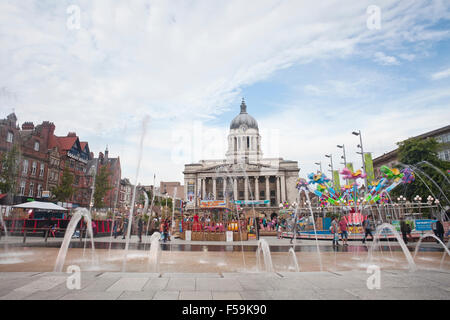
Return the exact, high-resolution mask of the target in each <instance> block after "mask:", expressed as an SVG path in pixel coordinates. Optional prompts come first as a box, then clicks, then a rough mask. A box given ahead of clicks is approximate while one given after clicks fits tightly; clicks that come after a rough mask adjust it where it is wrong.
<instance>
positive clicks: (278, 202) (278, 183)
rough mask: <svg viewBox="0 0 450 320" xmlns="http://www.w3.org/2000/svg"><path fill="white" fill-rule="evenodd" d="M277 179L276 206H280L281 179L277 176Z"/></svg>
mask: <svg viewBox="0 0 450 320" xmlns="http://www.w3.org/2000/svg"><path fill="white" fill-rule="evenodd" d="M275 179H276V180H277V191H276V195H277V198H276V199H277V200H276V201H277V203H276V205H277V206H278V205H279V204H280V199H281V198H280V177H278V176H276V177H275Z"/></svg>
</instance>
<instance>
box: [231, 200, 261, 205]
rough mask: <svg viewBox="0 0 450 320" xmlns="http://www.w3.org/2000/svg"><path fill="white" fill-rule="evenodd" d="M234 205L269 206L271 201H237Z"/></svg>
mask: <svg viewBox="0 0 450 320" xmlns="http://www.w3.org/2000/svg"><path fill="white" fill-rule="evenodd" d="M233 203H234V204H242V205H256V204H269V203H270V200H236V201H233Z"/></svg>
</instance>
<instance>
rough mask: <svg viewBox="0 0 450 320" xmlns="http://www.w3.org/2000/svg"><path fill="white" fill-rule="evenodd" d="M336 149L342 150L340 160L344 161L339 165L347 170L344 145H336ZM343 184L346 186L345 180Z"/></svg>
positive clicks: (346, 181)
mask: <svg viewBox="0 0 450 320" xmlns="http://www.w3.org/2000/svg"><path fill="white" fill-rule="evenodd" d="M336 147H338V148H340V149H342V152H343V153H344V154H343V155H342V156H341V159H342V160H344V162H341V164H343V165H344V168H347V158H346V157H345V145H344V144H342V145H339V144H338V145H336ZM345 184H346V185H348V180H347V179H345Z"/></svg>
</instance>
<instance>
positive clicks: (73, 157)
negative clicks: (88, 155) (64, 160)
mask: <svg viewBox="0 0 450 320" xmlns="http://www.w3.org/2000/svg"><path fill="white" fill-rule="evenodd" d="M67 156H68V157H69V158H72V159H75V160H77V161H80V162H83V163H84V164H87V160H84V159H83V158H81V157H79V156H77V155H74V154H73V153H71V152H70V151H69V152H67Z"/></svg>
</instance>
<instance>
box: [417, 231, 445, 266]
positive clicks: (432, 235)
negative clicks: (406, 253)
mask: <svg viewBox="0 0 450 320" xmlns="http://www.w3.org/2000/svg"><path fill="white" fill-rule="evenodd" d="M425 238H434V239H436V240H437V241H438V243H439V244H440V245H441V246H443V247H444V250H445V252H444V254H443V255H442V260H441V266H440V267H441V269H442V264H443V263H444V259H445V253H446V252H447V254H448V255H449V256H450V251H449V250H448V248H447V246H446V245H445V244H444V243H443V242H442V241H441V239H439V238H438V237H436V235H434V234H432V233H429V232H427V233H425V234H424V235H421V236H420V239H419V242H417V245H416V250H414V257H413V259H416V255H417V252H419V248H420V244H421V243H422V240H423V239H425Z"/></svg>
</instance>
